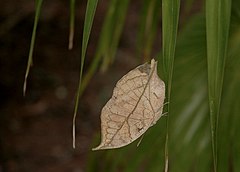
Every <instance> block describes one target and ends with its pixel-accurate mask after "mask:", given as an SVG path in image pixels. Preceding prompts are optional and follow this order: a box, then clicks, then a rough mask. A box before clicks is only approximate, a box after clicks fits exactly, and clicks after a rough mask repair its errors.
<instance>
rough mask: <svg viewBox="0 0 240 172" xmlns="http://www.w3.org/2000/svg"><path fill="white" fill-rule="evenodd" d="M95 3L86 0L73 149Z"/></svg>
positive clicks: (95, 1)
mask: <svg viewBox="0 0 240 172" xmlns="http://www.w3.org/2000/svg"><path fill="white" fill-rule="evenodd" d="M97 3H98V0H88V2H87V8H86V13H85V20H84V28H83V40H82V54H81V67H80V75H79V85H78V91H77V96H76V102H75V108H74V115H73V148H75V122H76V115H77V110H78V104H79V95H80V91H81V87H82V75H83V67H84V60H85V56H86V51H87V45H88V41H89V36H90V32H91V28H92V23H93V18H94V15H95V11H96V7H97Z"/></svg>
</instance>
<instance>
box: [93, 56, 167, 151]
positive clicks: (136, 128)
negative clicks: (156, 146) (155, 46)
mask: <svg viewBox="0 0 240 172" xmlns="http://www.w3.org/2000/svg"><path fill="white" fill-rule="evenodd" d="M164 98H165V84H164V82H163V81H162V80H161V79H160V78H159V77H158V75H157V62H156V61H155V60H154V59H152V61H151V64H148V63H145V64H143V65H140V66H138V67H137V68H135V69H133V70H131V71H130V72H128V73H127V74H126V75H125V76H123V77H122V78H121V79H120V80H119V81H118V83H117V84H116V87H115V88H114V90H113V95H112V98H111V99H110V100H109V101H108V102H107V104H106V105H105V106H104V107H103V109H102V114H101V131H102V140H101V143H100V145H99V146H98V147H96V148H94V149H93V150H99V149H112V148H119V147H122V146H126V145H128V144H129V143H131V142H133V141H134V140H136V139H137V138H139V137H140V136H141V135H142V134H144V133H145V132H146V131H147V129H148V128H149V127H151V126H153V125H154V124H155V123H156V122H157V121H158V119H159V118H160V117H161V115H162V109H163V102H164Z"/></svg>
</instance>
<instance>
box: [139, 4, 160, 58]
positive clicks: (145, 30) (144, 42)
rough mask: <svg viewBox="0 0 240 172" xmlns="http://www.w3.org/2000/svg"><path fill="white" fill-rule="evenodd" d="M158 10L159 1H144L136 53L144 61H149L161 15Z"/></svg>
mask: <svg viewBox="0 0 240 172" xmlns="http://www.w3.org/2000/svg"><path fill="white" fill-rule="evenodd" d="M160 10H161V1H158V0H152V1H149V0H144V2H143V7H142V10H141V16H140V24H139V31H138V35H137V53H138V56H139V57H140V58H143V59H144V61H149V60H150V59H151V51H152V45H153V43H154V40H155V35H156V31H157V26H158V22H159V17H160V15H161V13H160V12H159V11H160Z"/></svg>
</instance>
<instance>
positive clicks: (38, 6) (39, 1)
mask: <svg viewBox="0 0 240 172" xmlns="http://www.w3.org/2000/svg"><path fill="white" fill-rule="evenodd" d="M42 2H43V0H36V1H35V3H36V6H35V8H36V12H35V18H34V25H33V31H32V38H31V44H30V51H29V55H28V63H27V69H26V73H25V79H24V84H23V95H25V94H26V89H27V79H28V75H29V71H30V68H31V66H32V65H33V49H34V44H35V38H36V31H37V25H38V21H39V16H40V12H41V7H42Z"/></svg>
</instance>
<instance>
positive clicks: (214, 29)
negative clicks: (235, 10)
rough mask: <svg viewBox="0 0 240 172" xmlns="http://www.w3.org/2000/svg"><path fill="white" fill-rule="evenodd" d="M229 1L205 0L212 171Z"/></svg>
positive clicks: (215, 162)
mask: <svg viewBox="0 0 240 172" xmlns="http://www.w3.org/2000/svg"><path fill="white" fill-rule="evenodd" d="M230 13H231V1H229V0H207V1H206V31H207V32H206V33H207V62H208V91H209V93H208V94H209V106H210V123H211V136H212V153H213V164H214V171H215V172H216V171H217V128H218V118H219V109H220V102H221V92H222V85H223V77H224V67H225V59H226V53H227V43H228V32H229V24H230Z"/></svg>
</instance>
